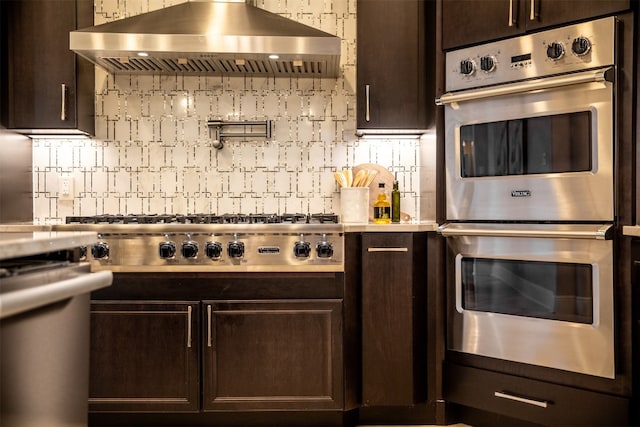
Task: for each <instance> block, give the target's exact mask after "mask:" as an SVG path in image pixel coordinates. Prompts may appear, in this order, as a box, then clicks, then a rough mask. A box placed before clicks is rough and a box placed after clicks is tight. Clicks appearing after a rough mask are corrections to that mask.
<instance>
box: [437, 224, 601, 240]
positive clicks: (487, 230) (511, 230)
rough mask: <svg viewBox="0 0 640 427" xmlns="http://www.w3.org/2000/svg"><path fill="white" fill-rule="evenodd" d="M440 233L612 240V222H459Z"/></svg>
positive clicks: (457, 235)
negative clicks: (519, 224) (515, 223)
mask: <svg viewBox="0 0 640 427" xmlns="http://www.w3.org/2000/svg"><path fill="white" fill-rule="evenodd" d="M438 233H440V234H441V235H442V236H444V237H464V236H483V237H537V238H553V239H559V238H565V239H594V240H610V239H611V238H612V233H613V225H612V224H558V225H553V224H539V225H538V224H526V225H522V226H517V225H513V224H500V225H499V226H497V225H495V224H469V223H467V224H458V223H449V224H443V225H441V226H440V227H438Z"/></svg>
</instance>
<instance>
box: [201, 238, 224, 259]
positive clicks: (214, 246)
mask: <svg viewBox="0 0 640 427" xmlns="http://www.w3.org/2000/svg"><path fill="white" fill-rule="evenodd" d="M204 252H205V254H206V255H207V257H209V258H211V259H220V257H221V256H222V243H220V242H207V244H206V245H205V247H204Z"/></svg>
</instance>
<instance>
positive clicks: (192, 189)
mask: <svg viewBox="0 0 640 427" xmlns="http://www.w3.org/2000/svg"><path fill="white" fill-rule="evenodd" d="M181 1H182V0H96V3H95V22H96V24H99V23H103V22H107V21H110V20H114V19H120V18H123V17H126V16H130V15H134V14H138V13H141V12H145V11H149V10H154V9H157V8H160V7H166V6H170V5H172V4H176V3H180V2H181ZM254 4H255V5H256V6H258V7H261V8H264V9H267V10H269V11H271V12H275V13H279V14H282V15H283V16H286V17H288V18H291V19H294V20H296V21H299V22H302V23H304V24H307V25H311V26H314V27H316V28H319V29H321V30H324V31H327V32H330V33H332V34H336V35H338V36H339V37H341V38H342V55H341V69H342V73H341V76H340V77H339V78H337V79H311V78H288V77H285V78H283V77H279V78H272V77H271V78H269V77H246V78H245V77H220V76H207V77H204V76H203V77H197V76H117V77H115V76H113V75H109V74H107V73H106V72H104V71H103V70H101V69H97V73H96V136H95V138H93V139H90V140H77V139H39V140H34V142H33V153H34V154H33V155H34V166H33V171H34V220H35V222H37V223H59V222H64V219H65V217H66V216H68V215H95V214H102V213H108V214H116V213H122V214H135V213H176V214H177V213H218V214H223V213H259V212H266V213H285V212H286V213H294V212H295V213H298V212H300V213H317V212H337V213H340V212H339V209H340V206H339V188H338V187H337V185H336V184H335V181H334V179H333V172H334V171H336V170H340V169H343V168H351V167H353V166H356V165H359V164H362V163H377V164H380V165H383V166H385V167H388V168H389V170H390V171H391V172H393V173H395V174H396V176H397V178H398V181H399V186H400V189H401V193H402V199H401V203H402V210H403V211H404V212H406V213H408V214H409V215H411V216H412V217H413V218H421V219H432V218H434V215H435V206H434V203H433V200H434V197H433V196H434V193H435V178H434V177H435V163H434V162H433V158H434V157H435V140H434V138H433V137H432V136H426V137H423V139H422V140H408V139H397V140H396V139H381V140H368V139H367V140H364V139H358V138H357V137H356V136H355V126H356V125H355V123H356V122H355V111H356V110H355V107H356V105H355V103H356V99H355V92H354V88H355V65H356V64H355V48H356V40H355V34H356V14H355V11H356V6H355V0H324V1H319V0H256V1H255V2H254ZM210 119H223V120H267V119H268V120H272V121H273V136H272V139H271V140H265V139H264V138H253V139H240V138H234V139H227V140H226V141H225V144H224V148H223V149H222V150H217V149H216V148H214V147H213V142H214V141H213V139H212V136H213V134H212V133H211V132H210V130H209V128H208V126H207V121H208V120H210ZM60 176H68V177H71V178H72V182H73V197H72V198H71V200H61V198H60V197H59V196H60V194H59V186H58V183H59V180H60Z"/></svg>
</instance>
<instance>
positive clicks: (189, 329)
mask: <svg viewBox="0 0 640 427" xmlns="http://www.w3.org/2000/svg"><path fill="white" fill-rule="evenodd" d="M192 310H193V308H192V307H191V306H189V307H187V348H191V312H192Z"/></svg>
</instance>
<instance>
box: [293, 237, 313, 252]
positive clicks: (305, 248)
mask: <svg viewBox="0 0 640 427" xmlns="http://www.w3.org/2000/svg"><path fill="white" fill-rule="evenodd" d="M293 254H294V255H295V257H296V258H309V256H310V255H311V244H310V243H309V242H305V241H304V235H303V234H301V235H300V241H298V242H296V243H295V244H294V245H293Z"/></svg>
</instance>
